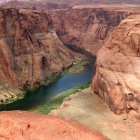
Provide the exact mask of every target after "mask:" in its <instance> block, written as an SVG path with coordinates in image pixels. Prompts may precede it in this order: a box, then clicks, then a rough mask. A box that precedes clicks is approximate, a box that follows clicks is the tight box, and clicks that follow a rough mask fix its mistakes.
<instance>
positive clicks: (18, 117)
mask: <svg viewBox="0 0 140 140" xmlns="http://www.w3.org/2000/svg"><path fill="white" fill-rule="evenodd" d="M0 139H1V140H7V139H8V140H109V139H108V138H106V137H105V136H103V135H102V134H101V133H99V132H97V131H95V130H91V129H88V128H86V127H84V126H82V125H80V124H78V123H76V122H74V121H72V120H69V119H63V118H58V117H54V116H48V115H39V114H35V113H31V112H23V111H11V112H8V111H7V112H1V113H0Z"/></svg>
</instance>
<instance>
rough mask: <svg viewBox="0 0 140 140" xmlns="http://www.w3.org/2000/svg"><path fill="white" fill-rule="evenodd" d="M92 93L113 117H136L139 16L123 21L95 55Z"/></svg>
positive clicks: (139, 80)
mask: <svg viewBox="0 0 140 140" xmlns="http://www.w3.org/2000/svg"><path fill="white" fill-rule="evenodd" d="M92 91H93V92H94V93H96V94H98V95H99V96H100V97H101V98H102V99H103V100H104V101H105V102H106V104H107V105H108V106H109V107H110V109H111V110H112V111H113V112H115V113H116V114H121V113H123V112H129V111H131V110H134V111H136V112H137V114H138V115H139V116H140V15H135V16H130V17H129V18H127V19H126V20H123V21H122V22H121V24H120V25H119V26H118V27H116V28H115V29H114V31H113V33H112V34H111V35H110V36H109V38H108V40H107V41H106V43H105V45H104V46H103V47H102V48H101V50H100V51H99V53H98V54H97V60H96V65H95V74H94V76H93V81H92Z"/></svg>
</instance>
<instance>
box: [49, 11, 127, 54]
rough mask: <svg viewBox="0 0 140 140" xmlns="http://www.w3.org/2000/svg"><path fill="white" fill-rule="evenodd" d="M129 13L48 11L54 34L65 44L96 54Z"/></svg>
mask: <svg viewBox="0 0 140 140" xmlns="http://www.w3.org/2000/svg"><path fill="white" fill-rule="evenodd" d="M128 14H129V12H127V11H124V10H109V9H105V8H88V9H86V8H85V9H84V8H83V9H71V10H53V11H50V15H51V16H52V19H53V22H54V26H55V29H56V33H57V35H58V36H59V38H60V40H61V41H62V42H65V43H69V44H75V45H77V46H80V47H83V48H85V49H86V50H88V51H90V52H92V53H94V54H96V53H97V52H98V50H99V49H100V47H101V46H102V45H103V43H104V40H105V39H106V37H107V36H108V34H109V33H110V32H111V31H112V30H113V29H114V27H116V26H117V25H118V24H119V23H120V22H121V20H122V19H124V18H126V16H127V15H128Z"/></svg>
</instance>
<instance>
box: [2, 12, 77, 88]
mask: <svg viewBox="0 0 140 140" xmlns="http://www.w3.org/2000/svg"><path fill="white" fill-rule="evenodd" d="M0 33H1V34H0V78H1V80H0V89H1V88H3V87H18V88H26V87H28V86H31V87H32V86H35V85H38V84H39V83H40V82H41V81H43V80H45V78H46V77H48V76H50V75H52V74H58V73H60V72H62V70H63V69H64V68H67V67H69V66H71V65H72V63H73V60H74V58H75V57H77V56H79V55H77V54H75V53H73V52H72V51H70V50H69V49H67V48H66V47H65V46H64V45H63V44H62V43H61V41H60V40H59V39H58V37H57V35H56V33H55V31H54V28H53V24H52V20H51V18H50V17H49V16H48V15H47V14H45V13H41V12H37V11H28V10H15V9H1V10H0Z"/></svg>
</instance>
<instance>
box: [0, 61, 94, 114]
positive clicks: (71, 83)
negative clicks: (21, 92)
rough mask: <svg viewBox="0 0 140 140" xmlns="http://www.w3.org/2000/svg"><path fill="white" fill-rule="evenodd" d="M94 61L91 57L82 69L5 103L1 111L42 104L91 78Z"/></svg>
mask: <svg viewBox="0 0 140 140" xmlns="http://www.w3.org/2000/svg"><path fill="white" fill-rule="evenodd" d="M94 63H95V58H94V59H92V61H91V60H90V64H87V65H86V66H85V68H84V70H83V71H81V72H79V73H71V74H66V75H64V76H63V77H61V78H60V79H58V80H57V81H56V82H53V83H51V84H49V85H48V86H46V87H42V88H40V89H39V90H37V91H36V92H34V93H31V94H27V95H26V96H25V97H24V98H23V99H20V100H18V101H15V102H13V103H10V104H8V105H6V106H5V107H3V108H2V109H1V111H3V110H6V111H8V110H30V109H32V108H35V107H37V106H39V105H43V104H44V103H46V102H47V101H49V100H50V99H51V98H53V97H55V96H56V95H58V94H60V93H62V92H64V91H66V90H69V89H71V88H74V87H77V86H79V85H81V84H83V83H85V82H87V81H89V80H91V79H92V75H93V71H94V69H93V66H94Z"/></svg>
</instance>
